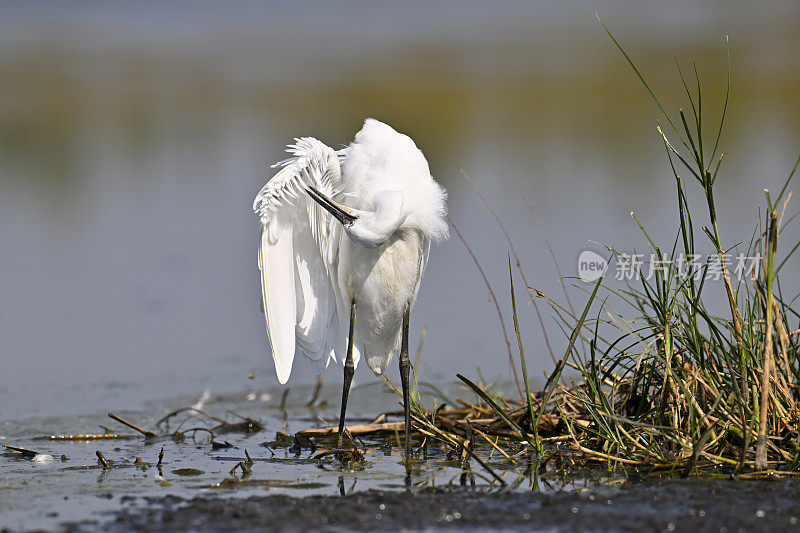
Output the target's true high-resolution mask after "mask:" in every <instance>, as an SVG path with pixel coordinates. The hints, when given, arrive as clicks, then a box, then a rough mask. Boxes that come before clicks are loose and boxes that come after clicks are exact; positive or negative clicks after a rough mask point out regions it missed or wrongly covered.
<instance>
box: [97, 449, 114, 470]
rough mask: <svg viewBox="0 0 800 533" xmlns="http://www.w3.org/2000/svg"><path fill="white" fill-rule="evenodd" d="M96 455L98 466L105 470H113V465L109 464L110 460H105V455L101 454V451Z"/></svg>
mask: <svg viewBox="0 0 800 533" xmlns="http://www.w3.org/2000/svg"><path fill="white" fill-rule="evenodd" d="M94 453H95V455H97V464H99V465H100V466H102V467H103V470H106V469H109V468H111V464H110V463H109V462H108V459H106V458H105V456H104V455H103V452H101V451H100V450H97V451H96V452H94Z"/></svg>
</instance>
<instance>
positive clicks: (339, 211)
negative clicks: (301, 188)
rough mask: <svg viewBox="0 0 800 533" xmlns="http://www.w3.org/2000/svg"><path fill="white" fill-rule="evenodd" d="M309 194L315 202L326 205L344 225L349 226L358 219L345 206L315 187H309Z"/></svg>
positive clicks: (326, 208)
mask: <svg viewBox="0 0 800 533" xmlns="http://www.w3.org/2000/svg"><path fill="white" fill-rule="evenodd" d="M308 194H309V196H311V198H313V199H314V201H315V202H317V203H318V204H319V205H321V206H322V207H324V208H325V210H326V211H327V212H328V213H330V214H331V215H333V218H335V219H336V220H338V221H339V222H341V223H342V225H343V226H349V225H351V224H352V223H353V222H355V221H356V219H358V217H357V216H355V215H351V214H350V213H348V212H347V211H346V210H345V208H344V207H343V206H340V205H339V204H337V203H336V202H334V201H333V200H331V199H330V198H328V197H327V196H325V195H324V194H322V193H321V192H319V191H318V190H317V189H315V188H314V187H309V188H308Z"/></svg>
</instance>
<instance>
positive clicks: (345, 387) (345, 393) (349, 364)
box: [336, 300, 356, 448]
mask: <svg viewBox="0 0 800 533" xmlns="http://www.w3.org/2000/svg"><path fill="white" fill-rule="evenodd" d="M355 328H356V301H355V300H352V301H351V302H350V335H349V336H348V337H347V357H346V358H345V360H344V379H343V380H342V412H341V414H340V415H339V437H338V438H337V440H336V443H337V446H338V447H339V448H341V447H342V435H343V434H344V416H345V413H346V412H347V398H348V397H349V396H350V384H351V383H352V382H353V374H355V370H356V368H355V365H354V364H353V337H354V336H355Z"/></svg>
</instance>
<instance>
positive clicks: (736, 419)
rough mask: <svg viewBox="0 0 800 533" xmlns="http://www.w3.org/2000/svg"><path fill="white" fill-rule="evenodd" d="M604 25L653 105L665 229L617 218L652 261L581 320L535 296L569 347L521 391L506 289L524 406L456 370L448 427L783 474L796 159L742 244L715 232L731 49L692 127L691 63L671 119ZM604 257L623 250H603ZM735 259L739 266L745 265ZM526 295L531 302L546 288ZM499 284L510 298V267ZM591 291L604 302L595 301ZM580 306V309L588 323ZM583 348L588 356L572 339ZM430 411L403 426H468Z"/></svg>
mask: <svg viewBox="0 0 800 533" xmlns="http://www.w3.org/2000/svg"><path fill="white" fill-rule="evenodd" d="M598 20H599V19H598ZM600 23H601V24H603V23H602V21H601V22H600ZM603 28H604V29H606V31H607V32H608V29H607V28H606V27H605V25H603ZM608 35H609V36H610V38H611V39H612V41H613V42H614V44H615V45H616V46H617V47H618V49H619V50H620V52H621V53H622V55H623V56H624V58H625V59H626V60H627V61H628V63H629V64H630V66H631V67H632V69H633V70H634V72H635V74H636V75H637V77H638V79H639V80H640V81H641V83H642V84H643V86H644V87H645V89H646V91H647V92H648V94H649V95H650V96H651V97H652V99H653V101H654V102H655V104H656V106H657V107H658V109H659V111H660V113H661V115H662V119H663V120H662V126H663V127H662V126H659V127H658V132H659V134H660V136H661V139H662V141H663V143H664V147H665V151H666V155H667V159H668V161H669V163H670V169H671V174H672V179H673V180H674V183H675V194H676V196H675V198H676V206H677V215H678V231H677V234H676V237H675V239H674V240H672V241H671V242H668V243H667V244H666V245H660V244H658V243H656V242H655V241H654V239H653V238H652V237H651V235H650V234H649V233H648V231H647V230H646V228H645V227H644V225H642V224H641V223H640V221H639V219H638V218H637V217H636V215H635V214H634V213H631V215H632V216H633V218H634V220H635V222H636V224H637V225H638V226H639V227H640V228H641V230H642V232H643V235H644V237H645V238H646V240H647V243H648V247H649V251H650V252H651V254H652V257H653V258H655V259H656V260H657V265H658V268H655V269H653V271H652V275H651V276H645V275H643V273H642V272H641V266H634V267H633V269H634V271H635V274H638V275H637V276H635V278H636V279H637V281H635V282H633V281H631V282H628V284H627V286H626V287H625V288H624V289H614V288H612V287H610V286H608V285H606V284H603V282H602V281H603V279H602V278H600V279H599V280H597V282H596V284H595V286H594V287H593V289H594V290H593V292H591V296H590V297H589V299H588V302H587V304H586V307H585V309H584V311H583V314H582V315H581V316H580V317H578V316H577V315H576V314H575V313H574V312H571V311H568V310H566V309H564V308H563V307H561V306H559V305H558V304H556V303H555V302H553V301H552V300H550V299H549V298H548V299H547V300H548V302H550V304H551V305H552V307H553V309H554V310H555V313H556V315H557V317H558V318H559V321H560V323H561V325H562V327H563V329H564V331H565V332H566V333H567V334H568V335H567V337H568V339H569V341H568V346H567V349H566V351H565V354H564V356H563V357H562V358H561V359H560V360H559V361H558V362H557V364H556V368H555V370H554V372H553V374H552V375H551V376H550V379H549V380H548V382H547V385H546V386H545V387H544V390H543V391H542V392H541V393H531V387H530V382H529V380H528V372H527V366H526V362H525V353H524V348H523V343H522V338H521V336H520V333H519V323H518V319H517V313H516V301H515V299H514V298H512V307H513V312H514V315H513V317H514V326H515V332H516V334H517V341H518V347H519V359H520V363H521V367H522V376H523V380H524V384H523V385H524V389H525V392H524V393H523V395H522V401H515V400H511V399H508V398H498V397H497V395H493V394H490V393H489V391H488V390H486V389H485V388H482V387H479V386H478V385H476V384H474V383H472V382H471V381H470V380H469V379H467V378H465V377H463V376H461V375H459V378H460V379H461V380H462V381H463V382H464V383H466V385H467V386H468V387H469V388H470V389H472V390H473V391H474V392H475V393H476V394H477V395H478V396H479V398H480V401H479V402H478V405H476V406H475V409H474V410H473V411H472V412H463V411H460V412H458V417H459V419H460V422H459V423H461V424H466V425H469V421H470V420H471V419H473V420H476V421H477V420H480V425H481V429H482V432H483V433H485V434H494V435H498V436H501V437H502V438H503V439H505V440H498V441H494V442H495V444H494V445H495V446H498V447H502V446H503V443H506V445H508V446H509V449H508V452H509V453H508V455H509V457H511V456H514V457H519V456H520V453H521V452H520V448H519V446H520V445H522V446H525V447H526V449H527V450H528V451H529V453H530V454H534V455H536V456H538V457H539V459H545V458H546V457H552V456H554V455H561V456H562V457H569V458H570V460H572V461H575V460H579V459H588V460H599V461H603V462H607V463H609V465H614V466H619V465H628V466H637V467H646V468H651V469H657V470H663V469H666V470H671V471H675V472H680V473H682V474H683V475H690V474H692V473H696V474H712V473H714V472H718V471H719V470H718V469H720V468H721V469H722V471H723V472H725V473H726V475H728V474H738V475H746V476H752V475H760V474H759V473H769V474H770V475H774V474H776V473H780V472H783V473H787V474H794V473H797V472H799V471H800V410H799V407H800V406H799V405H798V402H799V401H800V358H799V357H798V343H797V334H798V333H800V330H798V331H792V330H791V329H790V327H789V322H790V320H791V321H795V322H796V321H797V319H798V318H800V314H798V311H797V310H796V309H795V308H793V307H792V304H793V302H794V301H795V300H796V299H797V297H794V298H789V297H786V296H785V295H784V294H783V292H782V290H781V281H780V279H781V277H780V276H781V273H782V268H783V267H784V265H785V264H786V262H787V260H788V259H789V258H790V257H791V256H792V254H793V253H794V252H795V251H796V250H797V248H798V247H799V246H800V243H791V245H790V246H788V247H786V249H788V250H790V251H789V252H788V253H787V254H785V255H784V256H783V258H782V259H781V260H780V261H779V260H778V256H779V252H780V250H782V249H783V248H779V240H780V239H779V237H780V236H781V235H782V229H783V227H784V226H785V224H788V222H790V221H791V220H787V221H786V222H785V223H784V214H785V212H786V208H787V204H788V202H789V199H790V198H791V193H788V191H787V189H788V185H789V182H790V180H791V179H792V176H793V174H794V172H795V170H796V169H797V164H796V165H795V167H794V169H793V170H792V172H791V173H790V175H789V177H788V179H787V180H786V183H785V184H784V185H783V187H782V189H781V191H780V192H779V194H778V195H777V196H774V195H772V194H771V193H770V191H768V190H765V206H764V208H763V218H762V220H761V221H759V224H758V227H757V228H756V230H755V231H754V233H753V235H752V236H751V238H750V239H749V241H746V242H747V246H746V247H743V246H741V245H736V246H734V247H733V248H726V246H728V245H730V243H731V242H735V241H726V240H724V239H723V237H722V234H721V232H720V228H719V223H718V217H717V206H716V203H715V190H716V188H717V184H718V182H717V179H718V177H719V174H720V168H721V164H722V161H723V158H724V156H723V154H721V153H720V152H719V145H720V138H721V136H722V132H723V130H724V125H725V117H726V113H727V107H728V97H729V94H730V56H729V52H728V84H727V88H726V91H725V96H724V103H723V106H722V113H721V117H720V118H719V119H718V123H717V122H715V124H714V125H713V128H709V127H708V126H707V125H706V126H704V122H703V121H704V120H705V117H704V113H703V97H702V92H701V84H700V78H699V75H698V72H697V68H696V66H695V65H693V69H692V70H693V75H692V76H691V78H690V80H689V81H690V82H691V85H690V83H689V81H687V77H686V76H684V73H683V72H682V71H681V69H680V67H679V66H678V73H679V75H680V78H681V81H682V82H683V87H684V89H685V92H686V96H687V98H688V103H689V109H690V111H689V112H686V111H684V109H680V110H679V112H678V117H676V118H675V120H673V117H671V116H670V115H669V114H668V113H667V112H666V110H665V109H664V107H663V106H662V104H661V102H660V100H659V99H658V98H657V97H656V95H655V92H654V91H653V90H652V88H651V87H650V86H649V85H648V84H647V82H646V81H645V79H644V77H643V76H642V74H641V73H640V71H639V70H638V68H637V67H636V65H635V64H634V63H633V61H632V60H631V59H630V57H629V56H628V54H627V53H626V52H625V51H624V49H623V48H622V46H621V45H620V44H619V43H618V42H617V40H616V39H615V38H614V36H613V35H612V34H611V33H610V32H608ZM727 49H728V46H727V39H726V50H727ZM690 87H691V88H690ZM709 129H713V135H712V136H710V137H709V136H708V135H707V130H709ZM798 163H800V160H798ZM687 178H688V179H687ZM694 194H699V195H700V197H701V199H702V200H704V202H702V203H703V204H704V207H705V209H704V211H705V212H704V213H702V215H699V216H698V215H697V214H696V213H693V212H692V209H690V201H689V199H690V196H691V195H694ZM792 218H794V217H792ZM698 220H702V221H703V222H701V223H698ZM498 222H499V221H498ZM709 246H710V252H711V253H710V255H709V256H708V258H707V259H706V260H705V261H688V262H687V261H682V262H681V261H675V260H674V258H676V257H679V256H681V257H683V258H697V257H699V255H698V253H699V252H700V251H701V250H709ZM609 251H610V253H612V254H614V255H616V256H617V258H618V259H620V258H621V254H619V253H618V252H617V251H616V250H615V249H614V248H612V247H609ZM515 257H516V254H515ZM743 259H744V260H745V261H749V265H748V264H745V265H744V266H743V264H742V261H743ZM517 267H518V268H519V264H518V263H517ZM744 267H747V268H744ZM509 270H511V262H510V261H509ZM520 272H521V269H520ZM523 276H524V274H523ZM709 279H716V280H717V282H716V283H713V282H708V280H709ZM720 281H721V283H720ZM795 281H796V280H795ZM720 285H722V287H720ZM723 288H724V297H725V298H724V300H725V302H726V303H725V305H724V307H723V308H724V309H726V310H725V312H724V313H722V315H721V316H719V315H718V314H717V313H716V312H714V311H712V307H713V305H712V303H709V302H710V300H713V297H714V296H711V294H713V291H719V290H720V289H723ZM529 289H530V290H532V294H533V295H534V296H535V297H536V296H539V297H541V296H544V295H543V294H542V293H541V292H540V291H537V290H536V289H534V288H533V287H529ZM599 289H602V292H600V293H598V290H599ZM511 290H512V296H513V294H514V293H513V291H514V289H513V276H512V289H511ZM717 296H720V294H719V292H717ZM601 298H602V303H600V304H597V305H593V304H594V303H595V300H599V299H601ZM615 302H619V303H621V304H622V305H623V306H627V307H628V308H629V309H630V311H629V312H620V311H617V310H616V308H612V303H614V304H615V305H616V303H615ZM593 307H595V309H594V311H593V314H594V318H587V317H588V315H589V312H590V309H592V308H593ZM579 339H580V341H579ZM581 342H583V343H585V345H588V352H585V353H582V352H581V351H580V350H578V349H577V346H576V344H580V343H581ZM565 368H569V369H571V370H569V372H568V375H569V376H570V378H569V383H568V384H565V383H563V382H562V381H563V378H562V375H561V374H562V371H563V370H564V369H565ZM487 413H491V415H492V416H491V417H490V416H487ZM454 414H455V413H454ZM443 415H444V413H439V414H438V420H437V415H436V413H429V412H426V411H425V410H424V409H423V408H422V407H421V405H420V404H419V403H418V404H417V405H416V406H415V417H414V419H415V425H416V426H417V427H418V429H420V430H421V431H422V432H423V433H424V434H425V435H426V436H428V437H430V438H434V439H437V440H442V441H448V442H450V443H451V444H452V445H453V446H457V445H459V443H463V442H464V441H465V437H464V435H466V434H465V433H464V432H463V431H461V432H456V431H453V430H452V427H453V425H454V424H453V422H452V421H450V422H447V423H445V422H443V420H445V418H446V417H445V416H443ZM437 422H438V423H437ZM545 422H546V423H545ZM456 425H457V424H456ZM448 428H449V429H448ZM556 443H557V445H556ZM504 454H505V452H504Z"/></svg>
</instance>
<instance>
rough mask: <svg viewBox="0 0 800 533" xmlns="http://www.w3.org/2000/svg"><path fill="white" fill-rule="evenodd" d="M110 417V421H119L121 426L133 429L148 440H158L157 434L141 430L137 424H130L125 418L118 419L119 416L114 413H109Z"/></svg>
mask: <svg viewBox="0 0 800 533" xmlns="http://www.w3.org/2000/svg"><path fill="white" fill-rule="evenodd" d="M108 417H109V418H110V419H112V420H116V421H117V422H119V423H120V424H124V425H126V426H128V427H129V428H131V429H133V430H136V431H138V432H139V433H141V434H142V435H144V436H145V437H146V438H148V439H155V438H157V437H158V435H156V434H155V433H153V432H152V431H148V430H146V429H142V428H140V427H139V426H137V425H135V424H132V423H130V422H128V421H127V420H125V419H124V418H120V417H118V416H117V415H115V414H114V413H108Z"/></svg>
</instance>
